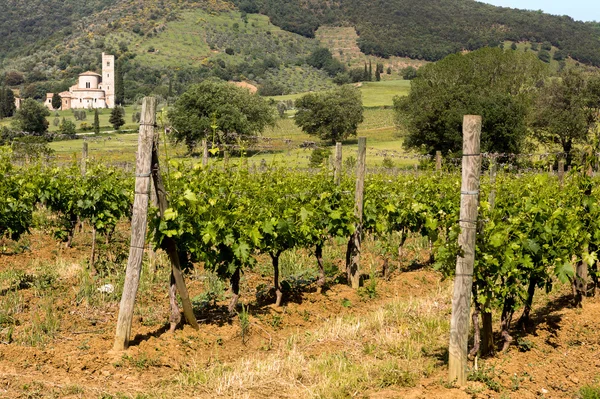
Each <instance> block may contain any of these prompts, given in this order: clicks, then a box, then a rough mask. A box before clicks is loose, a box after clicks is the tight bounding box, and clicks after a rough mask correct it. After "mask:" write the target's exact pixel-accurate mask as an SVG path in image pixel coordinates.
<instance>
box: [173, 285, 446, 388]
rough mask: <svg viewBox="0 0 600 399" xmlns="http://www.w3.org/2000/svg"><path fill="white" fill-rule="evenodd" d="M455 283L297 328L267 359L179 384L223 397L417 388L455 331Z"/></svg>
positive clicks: (194, 374)
mask: <svg viewBox="0 0 600 399" xmlns="http://www.w3.org/2000/svg"><path fill="white" fill-rule="evenodd" d="M448 298H450V295H449V287H448V286H447V285H446V284H445V283H444V284H442V285H440V286H439V287H438V290H437V292H436V293H435V294H433V295H431V296H429V297H422V298H410V299H394V300H393V301H391V302H390V303H388V304H387V305H385V306H384V307H382V308H379V309H377V310H376V311H374V312H372V313H369V314H367V315H362V316H351V317H337V318H335V319H332V320H327V321H326V322H324V323H323V324H322V325H320V326H319V327H317V328H316V329H315V330H312V331H306V332H304V333H300V332H299V333H297V334H295V335H292V336H290V337H289V338H288V339H287V340H286V341H285V342H284V343H282V344H281V345H279V347H278V348H277V349H275V350H273V351H271V352H267V353H266V354H265V355H264V356H260V357H258V356H256V357H251V358H243V359H240V360H239V361H236V362H234V363H222V362H214V363H212V364H210V365H199V364H192V365H190V366H189V367H187V368H185V369H183V370H182V371H181V372H180V373H179V374H178V375H177V376H176V377H175V379H174V380H173V381H172V383H173V384H175V385H178V386H180V387H181V388H183V389H185V391H186V392H188V393H190V389H192V390H193V391H194V394H195V395H206V396H219V397H239V398H246V397H248V398H249V397H266V396H269V394H276V395H277V397H290V398H292V397H313V398H342V397H349V396H353V395H355V394H356V393H358V392H361V393H365V392H369V391H376V390H380V389H383V388H387V387H391V386H394V387H396V388H399V387H411V386H414V385H416V384H417V383H418V381H419V380H420V379H421V378H423V377H427V376H430V375H431V374H432V373H433V372H434V371H435V369H436V367H439V366H440V364H441V363H442V361H441V360H440V359H441V357H443V348H444V347H445V344H446V338H447V334H448V331H449V325H448V320H447V319H448V318H447V313H448V309H449V307H450V301H449V299H448Z"/></svg>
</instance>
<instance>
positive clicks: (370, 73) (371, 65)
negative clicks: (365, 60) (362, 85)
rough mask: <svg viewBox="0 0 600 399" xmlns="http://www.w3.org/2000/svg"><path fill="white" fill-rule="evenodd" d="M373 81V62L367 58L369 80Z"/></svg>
mask: <svg viewBox="0 0 600 399" xmlns="http://www.w3.org/2000/svg"><path fill="white" fill-rule="evenodd" d="M371 81H373V64H371V60H369V82H371Z"/></svg>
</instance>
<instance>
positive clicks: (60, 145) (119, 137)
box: [50, 109, 415, 167]
mask: <svg viewBox="0 0 600 399" xmlns="http://www.w3.org/2000/svg"><path fill="white" fill-rule="evenodd" d="M262 136H263V137H267V138H271V139H272V140H260V149H259V150H258V151H252V152H251V153H250V154H249V162H250V163H251V164H252V163H254V164H255V165H259V164H260V163H261V162H262V161H263V160H264V161H265V162H267V164H275V163H281V164H283V163H285V164H288V165H291V166H294V165H296V166H301V167H305V166H307V165H308V163H309V162H308V160H309V157H310V155H311V150H309V149H303V148H300V145H301V144H302V143H303V142H305V141H315V142H319V141H318V140H317V139H315V137H313V136H310V135H308V134H306V133H304V132H302V131H301V130H300V128H298V127H297V126H296V125H295V124H294V120H293V119H290V118H287V119H280V120H278V122H277V126H276V127H275V128H272V129H271V128H269V129H267V130H265V131H264V132H263V134H262ZM358 136H364V137H367V148H368V149H367V164H368V165H369V166H370V167H376V166H377V167H379V166H381V165H382V163H383V160H384V158H386V156H385V154H384V151H388V152H389V151H393V152H394V153H395V154H396V155H399V154H400V153H404V150H403V148H402V139H400V138H398V131H397V129H396V127H395V126H394V121H393V111H392V110H391V109H366V110H365V113H364V121H363V123H362V124H361V125H360V126H359V129H358ZM137 138H138V135H137V133H127V134H101V135H100V136H98V137H96V136H93V137H88V151H89V156H90V158H91V159H97V160H102V161H107V162H130V163H133V162H135V151H136V149H137ZM286 140H289V142H286ZM325 144H327V143H325ZM81 147H82V140H66V141H57V142H53V143H50V148H52V149H53V150H54V151H55V155H56V156H57V158H58V159H59V160H62V161H68V160H70V159H75V158H76V157H78V156H79V154H80V153H81ZM161 148H162V149H163V150H164V140H163V136H162V134H161ZM357 149H358V147H357V140H356V138H354V137H351V138H349V139H348V140H346V141H345V142H344V150H343V158H344V159H347V158H349V157H356V151H357ZM185 153H186V149H185V147H184V146H182V145H178V146H174V145H172V144H170V143H167V154H168V156H169V157H184V156H185ZM388 157H390V155H388ZM392 161H393V162H394V166H398V167H401V166H405V165H412V164H414V162H415V161H414V160H408V159H400V158H392ZM234 162H235V161H234Z"/></svg>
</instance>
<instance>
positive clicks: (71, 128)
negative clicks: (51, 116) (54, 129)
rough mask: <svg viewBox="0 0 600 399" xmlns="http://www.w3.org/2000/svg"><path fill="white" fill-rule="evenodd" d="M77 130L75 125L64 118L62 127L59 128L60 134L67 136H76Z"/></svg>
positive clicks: (61, 123)
mask: <svg viewBox="0 0 600 399" xmlns="http://www.w3.org/2000/svg"><path fill="white" fill-rule="evenodd" d="M75 129H76V127H75V123H74V122H73V121H70V120H67V119H65V118H64V117H63V118H62V121H61V122H60V125H59V126H58V133H59V134H64V135H65V136H74V135H75Z"/></svg>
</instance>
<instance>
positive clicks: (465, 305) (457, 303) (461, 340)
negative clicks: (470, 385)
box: [448, 115, 481, 386]
mask: <svg viewBox="0 0 600 399" xmlns="http://www.w3.org/2000/svg"><path fill="white" fill-rule="evenodd" d="M480 137H481V116H476V115H465V117H464V120H463V160H462V185H461V201H460V222H459V223H460V228H461V231H460V235H459V236H458V245H459V246H460V248H461V249H462V256H461V255H459V256H458V257H457V259H456V275H455V277H454V295H453V297H452V319H451V321H450V346H449V350H448V352H449V362H448V369H449V378H450V381H456V383H457V384H458V385H459V386H463V385H465V384H466V382H467V343H468V339H469V315H470V309H471V289H472V285H473V264H474V262H475V236H476V230H477V205H478V201H479V175H480V173H481V155H480V153H479V149H480Z"/></svg>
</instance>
